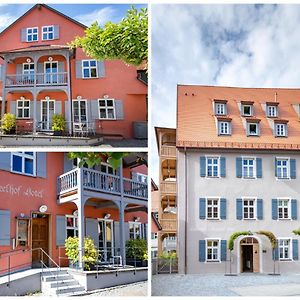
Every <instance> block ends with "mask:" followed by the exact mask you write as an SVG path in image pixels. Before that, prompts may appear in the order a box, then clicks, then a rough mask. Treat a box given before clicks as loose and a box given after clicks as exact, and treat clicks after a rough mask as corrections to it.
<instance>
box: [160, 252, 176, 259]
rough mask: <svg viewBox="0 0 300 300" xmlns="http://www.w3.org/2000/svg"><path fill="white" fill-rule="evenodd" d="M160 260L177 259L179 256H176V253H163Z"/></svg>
mask: <svg viewBox="0 0 300 300" xmlns="http://www.w3.org/2000/svg"><path fill="white" fill-rule="evenodd" d="M159 258H164V259H175V258H177V254H176V252H169V253H163V254H161V255H160V256H159Z"/></svg>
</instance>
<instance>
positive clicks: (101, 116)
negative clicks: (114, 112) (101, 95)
mask: <svg viewBox="0 0 300 300" xmlns="http://www.w3.org/2000/svg"><path fill="white" fill-rule="evenodd" d="M100 118H106V110H105V109H100Z"/></svg>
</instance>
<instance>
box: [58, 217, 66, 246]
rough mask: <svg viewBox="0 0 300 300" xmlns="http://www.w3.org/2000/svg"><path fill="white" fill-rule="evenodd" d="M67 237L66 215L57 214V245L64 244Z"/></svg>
mask: <svg viewBox="0 0 300 300" xmlns="http://www.w3.org/2000/svg"><path fill="white" fill-rule="evenodd" d="M66 238H67V233H66V217H65V216H58V215H57V216H56V246H64V245H65V240H66Z"/></svg>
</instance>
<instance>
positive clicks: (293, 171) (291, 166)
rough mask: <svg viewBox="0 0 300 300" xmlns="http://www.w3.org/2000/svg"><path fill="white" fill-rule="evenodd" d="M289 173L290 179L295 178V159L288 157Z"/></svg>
mask: <svg viewBox="0 0 300 300" xmlns="http://www.w3.org/2000/svg"><path fill="white" fill-rule="evenodd" d="M290 170H291V171H290V175H291V179H296V159H294V158H291V159H290Z"/></svg>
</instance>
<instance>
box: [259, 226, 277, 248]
mask: <svg viewBox="0 0 300 300" xmlns="http://www.w3.org/2000/svg"><path fill="white" fill-rule="evenodd" d="M256 233H257V234H262V235H265V236H266V237H267V238H268V239H269V240H270V242H271V245H272V249H275V248H276V244H277V239H276V236H275V235H274V234H273V233H272V232H271V231H265V230H260V231H257V232H256Z"/></svg>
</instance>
